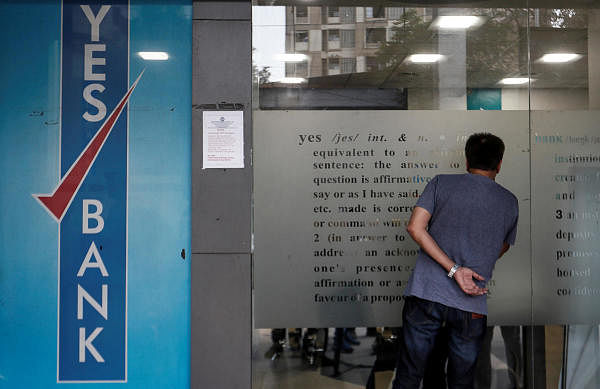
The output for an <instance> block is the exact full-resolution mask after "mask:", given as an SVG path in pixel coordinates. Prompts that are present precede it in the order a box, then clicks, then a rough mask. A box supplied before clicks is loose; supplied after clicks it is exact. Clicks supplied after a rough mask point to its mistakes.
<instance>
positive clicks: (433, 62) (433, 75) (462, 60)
mask: <svg viewBox="0 0 600 389" xmlns="http://www.w3.org/2000/svg"><path fill="white" fill-rule="evenodd" d="M530 13H531V12H530ZM266 15H269V17H267V16H266ZM552 15H554V14H552ZM573 17H574V16H573ZM552 20H554V21H555V23H559V24H560V23H563V24H564V23H566V22H565V21H561V20H559V18H558V16H556V15H555V17H554V18H553V19H552ZM527 24H528V11H527V10H525V9H523V8H472V9H454V8H426V7H383V6H362V7H361V6H356V7H347V6H346V7H338V6H332V5H329V4H328V5H326V6H321V5H318V4H313V5H282V6H275V7H264V6H256V7H254V43H253V45H254V48H255V51H254V56H253V59H254V63H255V66H256V67H257V68H258V69H265V70H268V71H269V73H270V74H269V77H268V78H265V77H263V78H261V79H260V86H259V87H258V103H259V106H260V107H261V108H263V109H331V108H340V107H344V108H345V109H349V108H357V109H359V108H365V109H372V108H386V109H459V110H465V109H467V97H468V93H470V92H469V91H471V90H477V89H489V88H496V89H503V88H504V87H505V85H512V87H511V88H509V89H508V90H507V92H506V96H504V92H503V93H502V94H503V98H505V99H506V100H507V103H508V104H506V108H502V109H527V108H528V105H527V104H523V101H524V100H523V96H525V97H527V91H526V88H527V85H524V87H523V88H524V92H521V93H518V92H516V91H515V85H520V84H519V83H512V84H506V82H501V80H504V79H507V78H527V77H528V75H529V67H528V62H527V61H528V58H529V57H528V56H529V53H528V45H527ZM274 45H277V46H279V47H282V46H283V47H282V48H281V51H282V52H283V53H285V54H287V55H303V56H304V57H305V58H306V60H305V61H304V63H302V64H300V65H299V66H298V65H291V64H290V63H289V61H287V62H284V60H282V59H281V58H277V59H274V57H273V55H269V54H270V52H272V50H273V46H274ZM425 54H430V55H435V57H429V58H426V57H423V55H425ZM540 57H541V56H540ZM442 59H443V61H442ZM423 63H429V64H430V66H426V67H424V66H422V64H423ZM298 77H300V78H305V79H306V82H305V83H303V86H302V87H301V88H298V87H297V86H294V90H293V91H289V92H290V93H292V94H293V95H294V96H296V101H295V102H293V100H290V99H288V98H286V96H288V95H289V94H286V93H283V92H284V90H286V89H288V88H289V83H283V82H281V81H282V79H284V78H298ZM340 89H344V90H345V91H344V93H343V95H344V97H343V98H341V99H340V98H338V99H333V98H332V97H333V96H334V94H335V93H336V91H339V90H340ZM367 90H371V91H374V92H373V96H380V95H382V94H388V95H389V96H393V95H397V94H398V93H400V94H402V95H406V99H407V101H406V103H407V104H404V101H403V102H401V103H398V104H396V105H395V106H390V105H389V104H387V103H386V104H385V105H382V104H381V102H379V101H377V99H376V98H371V99H365V98H364V93H365V92H366V91H367ZM375 91H376V92H375ZM522 95H523V96H522Z"/></svg>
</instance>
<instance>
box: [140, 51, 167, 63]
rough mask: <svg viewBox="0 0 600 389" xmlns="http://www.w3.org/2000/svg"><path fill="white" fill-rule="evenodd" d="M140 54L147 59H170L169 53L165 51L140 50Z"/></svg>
mask: <svg viewBox="0 0 600 389" xmlns="http://www.w3.org/2000/svg"><path fill="white" fill-rule="evenodd" d="M138 54H139V56H140V57H142V58H143V59H145V60H146V61H166V60H167V59H169V54H167V53H165V52H164V51H140V52H139V53H138Z"/></svg>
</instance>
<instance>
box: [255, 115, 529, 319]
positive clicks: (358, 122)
mask: <svg viewBox="0 0 600 389" xmlns="http://www.w3.org/2000/svg"><path fill="white" fill-rule="evenodd" d="M475 132H492V133H494V134H497V135H498V136H500V137H501V138H503V140H504V141H505V143H506V146H507V149H506V153H505V157H504V163H503V165H502V171H501V172H500V174H499V176H498V177H497V181H498V182H499V183H500V184H501V185H504V186H505V187H507V188H508V189H509V190H511V191H512V192H513V193H514V194H515V195H516V196H517V198H518V199H519V204H520V213H521V215H523V217H521V219H520V224H519V227H518V237H517V245H516V246H515V247H513V248H512V249H511V250H510V251H509V252H508V253H507V254H506V255H505V256H504V257H502V259H500V261H499V262H498V263H497V265H496V270H495V273H494V278H493V279H492V280H489V282H488V286H489V288H490V295H489V300H488V302H489V307H490V322H491V323H498V324H520V323H528V322H530V318H531V287H530V285H531V262H530V260H529V258H530V246H529V242H530V238H529V223H528V222H529V220H528V215H529V175H528V169H527V168H526V167H527V166H528V163H529V150H528V143H529V140H528V113H527V112H524V111H512V112H501V111H469V112H456V111H454V112H452V111H339V112H335V111H310V112H307V111H291V112H278V111H260V112H255V114H254V166H255V169H254V177H255V183H254V217H255V234H254V242H255V261H254V286H255V306H254V312H255V321H256V326H257V327H259V328H263V327H273V328H281V327H354V326H382V325H385V326H397V325H400V324H401V306H402V301H403V298H402V295H403V290H404V287H405V285H406V282H407V280H408V276H409V275H410V272H411V271H412V269H413V266H414V261H415V259H416V255H417V250H418V247H417V246H416V244H415V243H414V242H413V241H412V239H411V238H410V237H409V236H408V234H407V233H406V231H405V228H406V225H407V223H408V219H409V217H410V215H411V212H412V209H413V206H414V204H415V202H416V200H417V198H418V197H419V195H420V194H421V192H422V190H423V188H424V187H425V185H426V184H427V182H429V181H430V180H431V179H432V178H433V177H434V176H435V175H436V174H440V173H456V174H460V173H464V172H465V157H464V145H465V142H466V140H467V138H468V136H469V135H471V134H473V133H475ZM524 167H525V168H524ZM290 307H294V308H293V309H290Z"/></svg>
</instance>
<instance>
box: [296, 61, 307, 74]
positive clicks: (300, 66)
mask: <svg viewBox="0 0 600 389" xmlns="http://www.w3.org/2000/svg"><path fill="white" fill-rule="evenodd" d="M295 65H296V69H295V76H296V77H308V62H306V61H304V62H297V63H296V64H295Z"/></svg>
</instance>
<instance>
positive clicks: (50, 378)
mask: <svg viewBox="0 0 600 389" xmlns="http://www.w3.org/2000/svg"><path fill="white" fill-rule="evenodd" d="M191 10H192V7H191V2H189V3H188V4H183V3H181V2H177V3H172V4H171V3H168V4H164V3H162V4H149V3H134V4H130V3H129V2H128V1H127V0H115V1H98V0H92V1H86V2H75V1H71V0H65V1H64V2H56V3H52V2H33V3H31V2H27V3H21V2H12V3H2V4H0V21H1V22H2V24H3V25H5V26H10V28H9V29H8V30H7V33H6V34H3V36H2V37H0V39H1V40H2V44H3V47H5V50H6V51H7V53H9V55H10V58H11V61H10V63H7V64H6V66H3V72H1V74H0V77H1V79H0V80H1V82H2V83H3V86H4V89H3V92H2V93H3V98H2V101H3V102H6V104H4V103H3V104H2V105H1V106H0V112H1V113H2V116H3V118H4V120H3V121H2V122H1V123H0V139H1V141H0V155H3V158H2V159H1V160H0V166H1V167H2V169H3V171H4V172H5V181H6V182H7V183H8V185H6V186H5V185H3V187H2V191H1V192H0V201H1V205H2V209H3V214H2V217H1V218H0V239H1V241H0V257H1V258H2V261H0V307H1V308H2V309H0V322H1V323H2V331H0V343H2V345H3V347H2V348H0V365H1V366H2V371H1V372H0V386H2V385H5V384H7V385H8V386H9V387H32V388H34V387H44V388H49V387H53V386H54V385H59V384H62V383H70V384H71V383H91V382H94V383H106V384H111V383H114V384H116V385H119V386H124V387H128V386H131V387H136V388H137V387H145V388H153V387H156V388H163V387H173V388H183V387H188V386H189V342H190V339H189V319H190V312H189V291H190V267H189V260H188V258H189V252H190V214H191V211H190V208H191V207H190V174H191V171H190V170H191V169H190V138H191V112H190V110H189V109H180V107H188V108H189V107H190V106H191V55H190V54H191V47H192V44H191V38H192V30H191V15H192V12H191ZM157 30H160V31H161V36H160V41H157V40H156V31H157ZM23 42H25V43H26V44H24V43H23ZM157 49H158V50H163V51H164V52H165V53H168V55H166V56H162V58H163V59H165V60H164V61H145V60H144V59H142V57H141V55H139V54H138V53H140V52H148V51H153V50H157ZM32 358H33V359H35V363H34V364H35V366H36V369H35V374H31V366H32V360H33V359H32Z"/></svg>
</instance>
